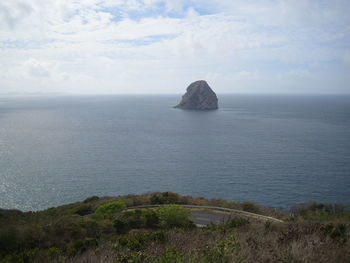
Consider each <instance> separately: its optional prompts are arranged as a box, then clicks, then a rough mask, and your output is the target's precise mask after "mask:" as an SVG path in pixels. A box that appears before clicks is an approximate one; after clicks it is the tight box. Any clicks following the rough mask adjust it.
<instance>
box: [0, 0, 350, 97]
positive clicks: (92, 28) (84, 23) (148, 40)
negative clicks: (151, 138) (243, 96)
mask: <svg viewBox="0 0 350 263" xmlns="http://www.w3.org/2000/svg"><path fill="white" fill-rule="evenodd" d="M348 14H350V2H349V1H346V0H332V1H326V0H260V1H257V0H255V1H253V0H227V1H226V0H220V1H219V0H201V1H199V0H191V1H185V0H171V1H170V0H169V1H164V0H84V1H83V0H81V1H76V0H11V1H1V0H0V93H12V92H16V93H31V92H44V93H46V92H47V93H52V92H55V93H56V92H64V93H82V94H107V93H116V94H120V93H123V94H125V93H126V94H129V93H131V94H138V93H142V94H143V93H183V92H184V90H185V88H186V87H187V85H188V84H189V83H191V82H192V81H195V80H198V79H206V80H207V81H208V82H209V84H210V85H211V86H212V88H213V89H214V90H215V91H217V92H218V93H298V94H299V93H350V16H349V15H348Z"/></svg>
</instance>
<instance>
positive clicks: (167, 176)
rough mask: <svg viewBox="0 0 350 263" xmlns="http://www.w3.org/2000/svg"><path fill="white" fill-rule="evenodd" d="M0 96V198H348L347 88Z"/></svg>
mask: <svg viewBox="0 0 350 263" xmlns="http://www.w3.org/2000/svg"><path fill="white" fill-rule="evenodd" d="M218 97H219V107H220V108H219V109H218V110H214V111H191V110H180V109H175V108H173V106H174V105H176V104H177V103H178V102H179V100H180V99H181V96H180V95H98V96H97V95H96V96H23V97H21V96H1V97H0V208H5V209H20V210H22V211H30V210H31V211H36V210H42V209H46V208H49V207H53V206H58V205H63V204H67V203H72V202H77V201H82V200H84V199H85V198H87V197H90V196H96V195H97V196H117V195H126V194H142V193H149V192H155V191H162V192H163V191H173V192H177V193H180V194H184V195H191V196H202V197H206V198H210V199H211V198H224V199H227V200H232V201H239V202H244V201H253V202H257V203H259V204H262V205H265V206H269V207H274V208H283V209H289V208H291V207H293V206H295V205H298V204H302V203H308V202H312V201H315V202H326V203H341V204H345V205H348V204H350V95H233V94H230V95H227V94H226V95H225V94H219V95H218Z"/></svg>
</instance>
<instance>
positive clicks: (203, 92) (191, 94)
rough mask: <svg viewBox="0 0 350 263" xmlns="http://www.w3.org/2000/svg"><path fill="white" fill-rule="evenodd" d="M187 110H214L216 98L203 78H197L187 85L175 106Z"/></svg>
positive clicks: (216, 105) (216, 106) (216, 104)
mask: <svg viewBox="0 0 350 263" xmlns="http://www.w3.org/2000/svg"><path fill="white" fill-rule="evenodd" d="M175 108H179V109H188V110H216V109H217V108H218V98H217V97H216V94H215V92H214V91H213V90H212V89H211V88H210V87H209V85H208V83H207V82H206V81H205V80H198V81H196V82H193V83H192V84H191V85H189V86H188V88H187V90H186V93H185V95H183V96H182V100H181V102H180V103H179V104H178V105H176V106H175Z"/></svg>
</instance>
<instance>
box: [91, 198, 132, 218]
mask: <svg viewBox="0 0 350 263" xmlns="http://www.w3.org/2000/svg"><path fill="white" fill-rule="evenodd" d="M125 208H126V204H125V203H124V202H121V201H114V202H109V203H106V204H103V205H100V206H99V207H97V209H96V211H95V213H96V214H98V215H100V214H114V213H118V212H121V211H122V210H123V209H125Z"/></svg>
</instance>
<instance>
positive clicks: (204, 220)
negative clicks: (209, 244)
mask: <svg viewBox="0 0 350 263" xmlns="http://www.w3.org/2000/svg"><path fill="white" fill-rule="evenodd" d="M161 206H167V205H143V206H134V207H128V208H127V210H128V209H144V208H156V207H161ZM182 206H184V207H187V208H190V209H191V213H192V214H191V219H192V221H193V222H194V223H195V224H197V225H199V226H203V225H204V226H205V225H208V224H211V223H212V224H217V225H218V224H222V223H224V222H227V221H228V220H230V219H232V218H233V217H237V216H240V217H246V218H249V219H253V220H259V221H271V222H275V223H283V221H282V220H279V219H277V218H273V217H270V216H263V215H258V214H254V213H250V212H246V211H242V210H236V209H229V208H223V207H213V206H197V205H182Z"/></svg>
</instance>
